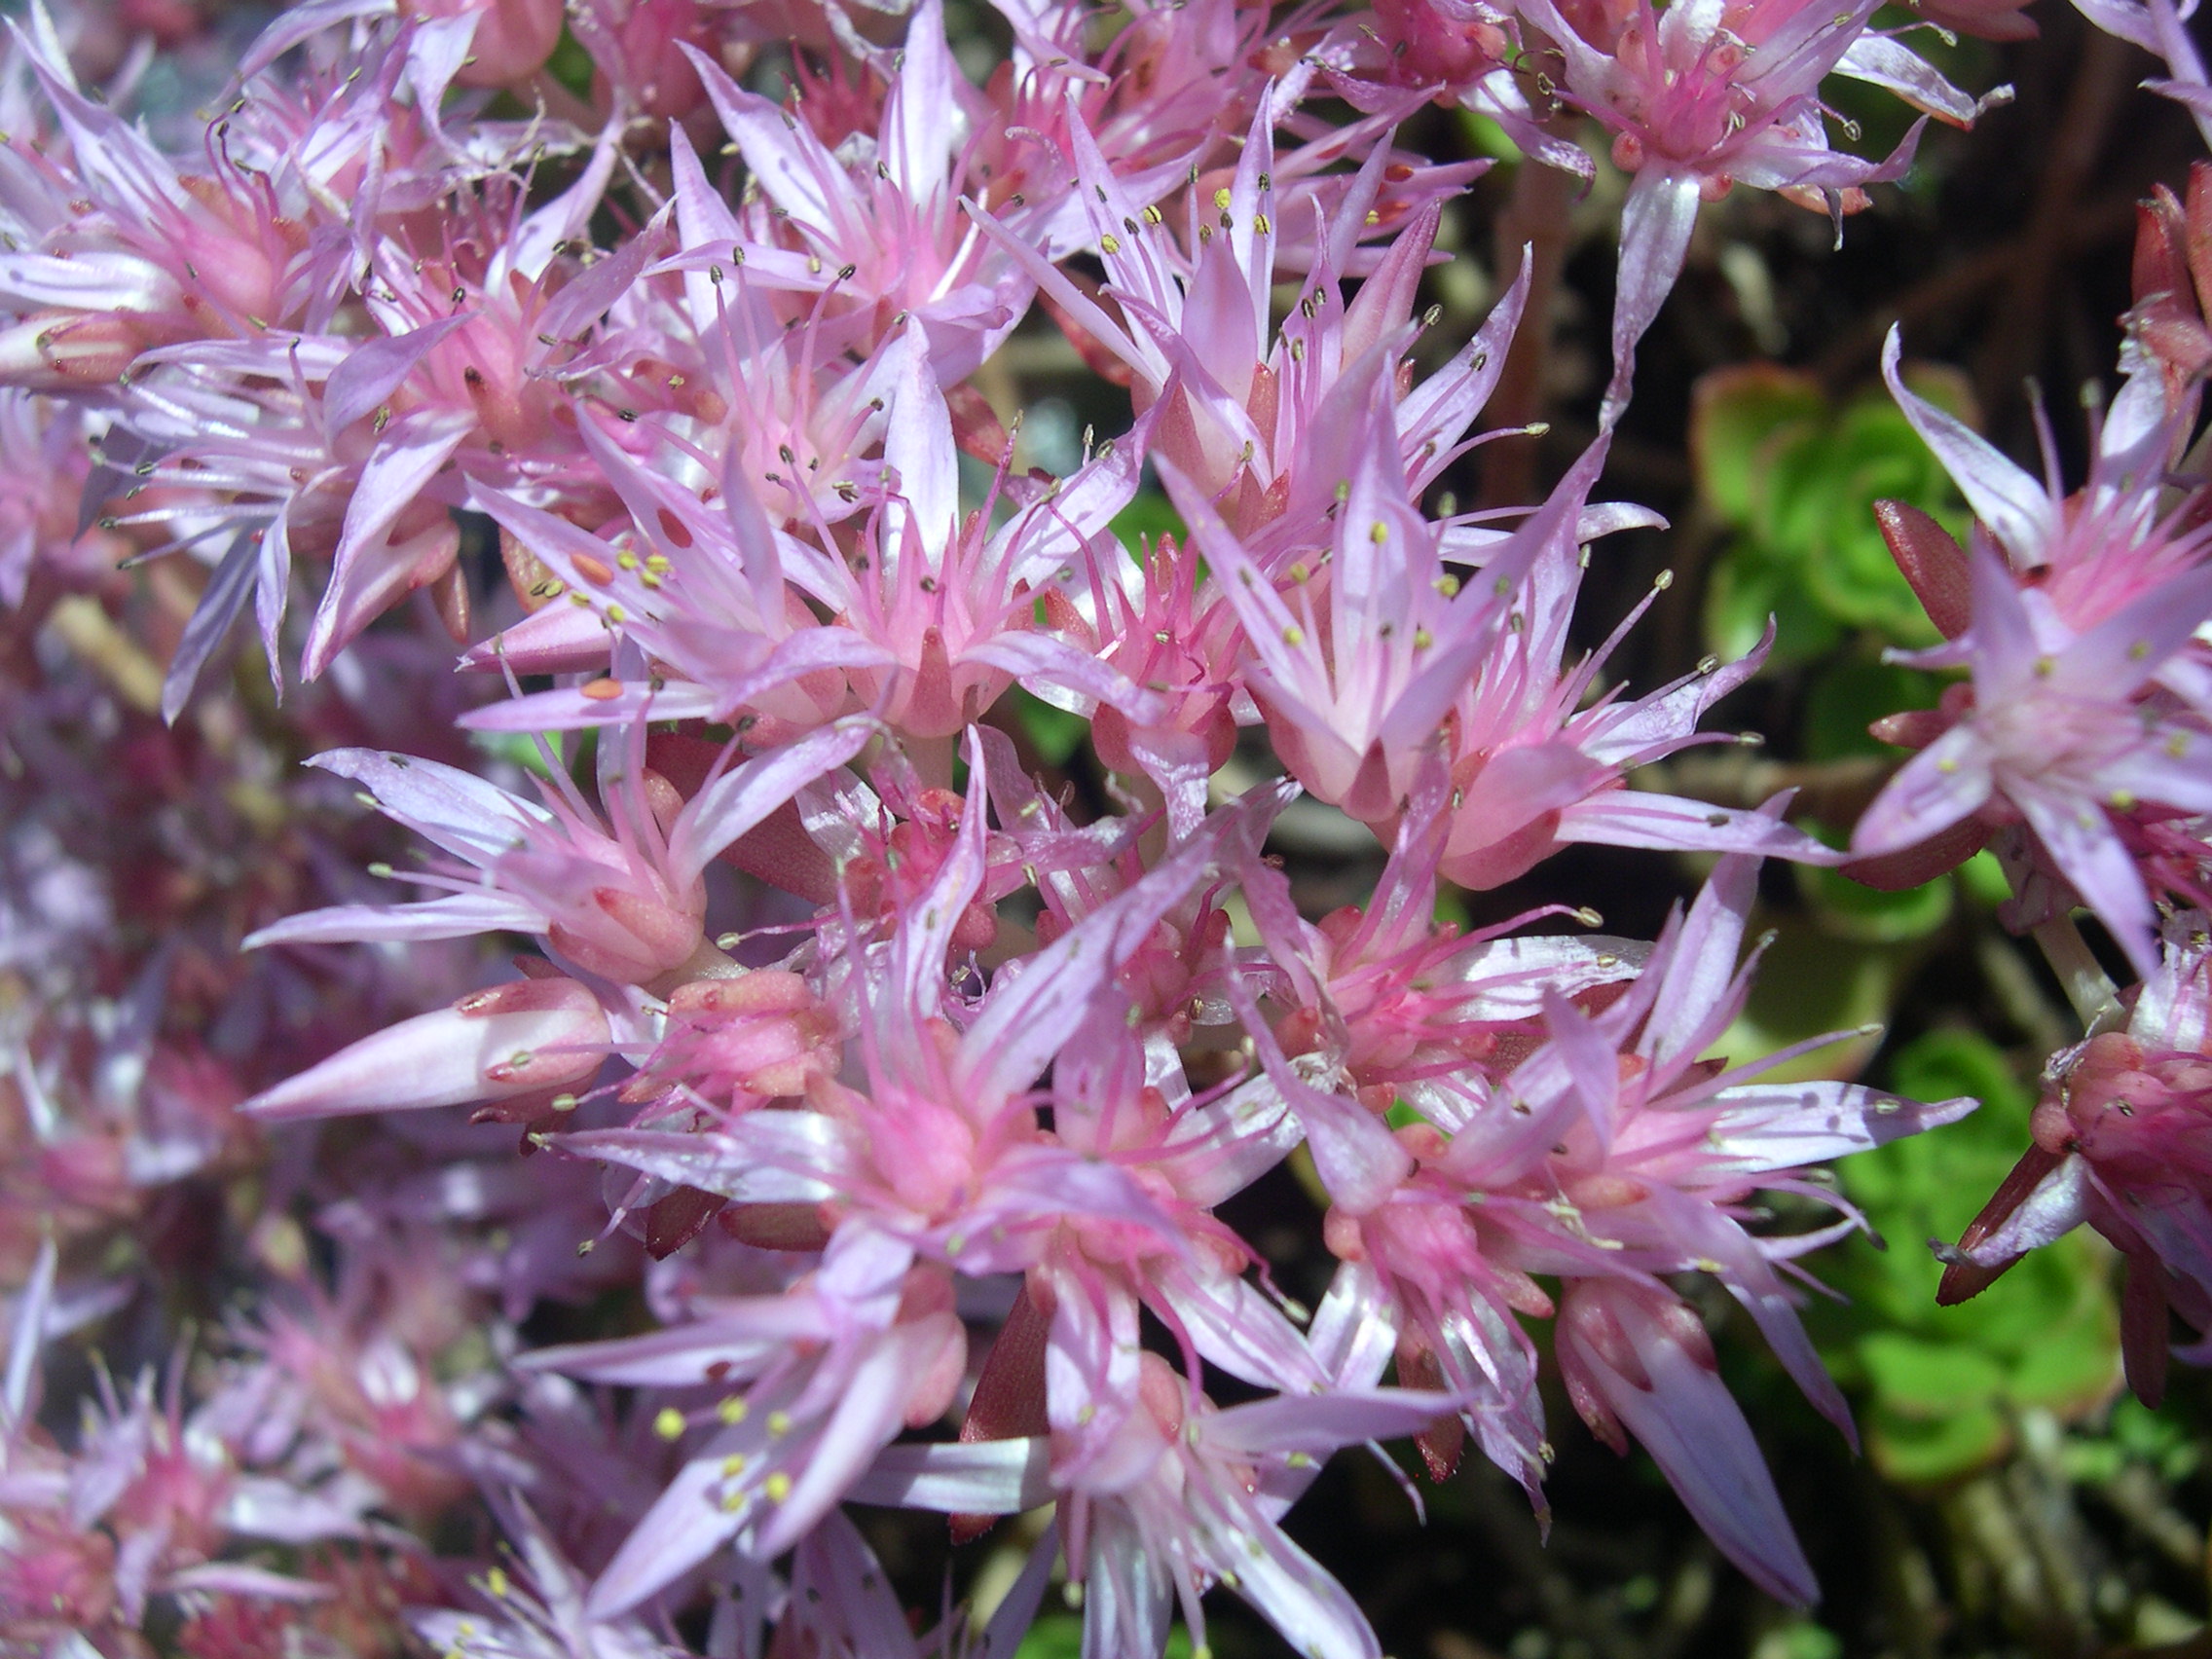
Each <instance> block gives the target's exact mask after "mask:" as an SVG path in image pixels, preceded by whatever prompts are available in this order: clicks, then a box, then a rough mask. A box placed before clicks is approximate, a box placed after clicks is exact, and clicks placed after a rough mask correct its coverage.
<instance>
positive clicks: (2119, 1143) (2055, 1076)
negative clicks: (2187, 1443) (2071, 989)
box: [1936, 912, 2212, 1405]
mask: <svg viewBox="0 0 2212 1659" xmlns="http://www.w3.org/2000/svg"><path fill="white" fill-rule="evenodd" d="M2205 926H2206V923H2205V917H2204V916H2203V915H2202V914H2201V913H2199V912H2184V913H2183V914H2181V915H2179V916H2175V917H2173V918H2171V919H2170V920H2168V922H2167V923H2166V925H2165V929H2164V938H2163V940H2162V943H2163V950H2162V953H2161V956H2160V959H2159V962H2158V965H2157V969H2156V971H2155V972H2153V973H2151V974H2150V975H2148V976H2147V977H2146V978H2145V980H2144V983H2143V986H2142V989H2141V991H2140V993H2139V995H2138V996H2137V998H2136V1001H2135V1007H2134V1009H2133V1011H2132V1013H2131V1014H2130V1015H2129V1018H2128V1022H2127V1026H2126V1029H2125V1030H2124V1031H2105V1032H2101V1033H2099V1034H2097V1035H2095V1036H2092V1037H2090V1038H2089V1039H2088V1040H2087V1041H2085V1042H2083V1043H2079V1044H2077V1045H2075V1046H2074V1047H2073V1048H2070V1049H2063V1050H2061V1051H2059V1052H2058V1053H2056V1054H2054V1055H2052V1056H2051V1060H2050V1064H2049V1065H2048V1066H2047V1067H2046V1070H2045V1073H2044V1095H2043V1099H2042V1101H2041V1103H2039V1104H2038V1105H2037V1107H2036V1111H2035V1117H2034V1119H2033V1120H2032V1122H2031V1124H2030V1127H2031V1129H2032V1130H2033V1133H2034V1135H2035V1145H2034V1146H2032V1147H2030V1148H2029V1149H2028V1151H2027V1152H2026V1153H2025V1154H2024V1155H2022V1157H2021V1159H2020V1161H2019V1164H2018V1165H2017V1166H2016V1167H2015V1168H2014V1169H2013V1170H2012V1172H2011V1174H2009V1176H2007V1177H2006V1179H2005V1182H2004V1184H2003V1185H2002V1186H2000V1187H1999V1188H1998V1190H1997V1192H1996V1193H1995V1194H1994V1195H1993V1196H1992V1197H1991V1198H1990V1200H1989V1202H1988V1203H1987V1204H1986V1205H1985V1206H1984V1207H1983V1209H1982V1211H1981V1213H1980V1214H1979V1215H1977V1216H1975V1217H1974V1219H1973V1221H1972V1224H1971V1225H1970V1226H1969V1227H1968V1228H1967V1231H1966V1235H1965V1236H1964V1237H1962V1238H1961V1239H1960V1240H1959V1243H1958V1245H1957V1246H1956V1247H1952V1246H1947V1245H1937V1246H1936V1254H1937V1255H1938V1256H1940V1257H1942V1258H1943V1260H1944V1262H1945V1263H1946V1264H1947V1266H1946V1267H1945V1269H1944V1272H1943V1282H1942V1286H1941V1288H1940V1289H1939V1290H1938V1291H1937V1293H1936V1300H1937V1301H1938V1302H1941V1303H1944V1304H1951V1303H1957V1302H1963V1301H1966V1300H1967V1299H1968V1298H1970V1297H1972V1296H1975V1295H1978V1294H1979V1293H1980V1292H1981V1291H1982V1290H1983V1289H1984V1288H1985V1287H1986V1286H1987V1285H1988V1284H1989V1283H1990V1281H1991V1280H1993V1279H1995V1278H1996V1277H1997V1276H1998V1275H1999V1274H2000V1273H2002V1272H2005V1270H2006V1269H2008V1268H2009V1267H2010V1266H2011V1265H2012V1264H2013V1263H2014V1262H2016V1261H2018V1260H2019V1259H2020V1257H2021V1256H2023V1255H2025V1254H2026V1253H2027V1252H2028V1251H2030V1250H2032V1249H2035V1248H2037V1247H2038V1246H2040V1245H2043V1244H2047V1243H2049V1242H2050V1241H2051V1240H2052V1239H2054V1238H2058V1237H2061V1236H2063V1235H2066V1234H2068V1233H2070V1232H2072V1231H2073V1230H2074V1229H2075V1228H2077V1227H2079V1226H2081V1225H2082V1224H2083V1222H2087V1223H2088V1224H2089V1225H2090V1226H2091V1227H2093V1228H2095V1229H2096V1230H2097V1231H2098V1232H2099V1233H2101V1234H2103V1235H2105V1237H2107V1238H2109V1239H2110V1240H2111V1241H2112V1242H2113V1244H2114V1245H2115V1246H2116V1247H2117V1248H2118V1249H2119V1250H2120V1253H2121V1254H2122V1255H2123V1256H2125V1257H2126V1259H2127V1290H2126V1295H2125V1297H2124V1298H2123V1300H2122V1304H2121V1308H2122V1320H2121V1350H2122V1352H2123V1353H2124V1355H2125V1356H2126V1361H2127V1380H2128V1382H2129V1383H2130V1384H2131V1385H2132V1386H2133V1387H2134V1389H2135V1391H2136V1393H2137V1394H2139V1395H2141V1396H2142V1398H2143V1399H2144V1400H2145V1401H2146V1402H2147V1403H2149V1404H2151V1405H2156V1404H2157V1402H2158V1399H2159V1397H2160V1396H2161V1394H2162V1393H2163V1392H2164V1388H2165V1375H2166V1355H2167V1348H2168V1345H2169V1340H2170V1339H2169V1335H2168V1310H2169V1309H2170V1310H2171V1311H2172V1312H2174V1313H2178V1314H2180V1315H2181V1317H2182V1319H2183V1320H2184V1321H2185V1322H2186V1323H2188V1324H2189V1325H2190V1326H2192V1327H2194V1329H2195V1331H2196V1332H2197V1333H2198V1335H2197V1340H2196V1341H2195V1342H2194V1343H2191V1344H2189V1345H2187V1346H2183V1347H2180V1348H2177V1349H2175V1351H2176V1352H2178V1353H2180V1354H2181V1356H2182V1357H2183V1358H2184V1359H2187V1360H2189V1361H2191V1362H2192V1363H2195V1364H2202V1363H2203V1362H2204V1361H2205V1360H2206V1359H2207V1358H2208V1357H2212V1342H2208V1340H2207V1339H2212V1249H2208V1248H2207V1242H2206V1241H2207V1239H2208V1238H2212V1134H2208V1132H2207V1129H2208V1125H2212V950H2208V948H2207V936H2206V932H2205Z"/></svg>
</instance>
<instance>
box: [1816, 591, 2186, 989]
mask: <svg viewBox="0 0 2212 1659" xmlns="http://www.w3.org/2000/svg"><path fill="white" fill-rule="evenodd" d="M1972 594H1973V598H1972V630H1971V632H1969V633H1968V634H1967V635H1966V636H1964V637H1963V639H1962V640H1961V641H1960V642H1958V643H1957V644H1956V645H1948V646H1941V647H1937V649H1936V651H1934V652H1929V653H1925V655H1926V657H1927V658H1930V659H1938V660H1943V661H1959V660H1964V661H1965V662H1966V663H1967V664H1968V665H1969V666H1970V667H1971V668H1972V671H1973V682H1972V690H1971V693H1965V692H1963V689H1962V694H1947V695H1946V699H1945V705H1944V707H1943V709H1942V710H1941V711H1939V712H1938V713H1936V715H1934V716H1933V717H1931V718H1930V719H1928V720H1927V721H1926V722H1925V723H1926V725H1927V726H1929V727H1931V728H1932V729H1930V730H1926V731H1922V730H1917V729H1916V731H1915V733H1914V735H1915V737H1916V738H1917V739H1918V740H1919V741H1920V742H1922V743H1923V744H1925V747H1923V748H1922V749H1921V752H1920V753H1919V754H1918V755H1916V756H1913V758H1912V759H1911V760H1909V761H1908V762H1906V764H1905V766H1904V768H1903V770H1901V771H1900V772H1899V773H1898V775H1897V776H1896V777H1895V778H1894V779H1892V780H1891V781H1890V784H1889V787H1888V788H1887V789H1885V790H1884V791H1883V792H1882V793H1881V794H1880V796H1878V797H1877V798H1876V799H1875V801H1874V803H1873V805H1871V806H1870V807H1868V808H1867V809H1866V814H1865V816H1864V817H1862V819H1861V820H1860V821H1859V828H1858V830H1856V831H1855V832H1854V833H1853V836H1852V843H1851V846H1852V852H1853V853H1854V854H1855V855H1857V856H1859V857H1862V858H1882V857H1885V856H1889V855H1894V854H1898V853H1901V852H1905V851H1907V850H1909V849H1912V848H1915V847H1918V846H1921V845H1924V844H1926V843H1929V842H1931V841H1932V840H1933V839H1934V838H1936V837H1937V836H1939V835H1942V834H1943V833H1944V832H1945V831H1947V830H1952V829H1953V827H1955V826H1957V825H1960V824H1962V823H1964V822H1965V821H1967V820H1969V819H1978V820H1979V821H1980V822H1982V823H1984V824H1989V825H1993V826H2006V825H2011V824H2020V825H2022V826H2024V828H2025V830H2026V831H2027V832H2028V833H2030V834H2032V835H2033V837H2034V842H2033V846H2034V848H2035V850H2036V854H2037V861H2038V862H2039V863H2040V864H2043V865H2044V866H2046V867H2047V869H2048V870H2049V871H2050V872H2051V873H2053V874H2055V875H2057V876H2058V877H2060V878H2061V879H2062V880H2063V881H2064V882H2066V883H2067V884H2068V885H2070V886H2071V887H2072V888H2073V890H2074V891H2075V892H2076V893H2078V894H2080V895H2081V898H2082V902H2083V903H2085V904H2087V905H2088V907H2089V908H2090V909H2092V910H2094V911H2095V912H2096V913H2097V915H2098V917H2099V919H2101V920H2102V921H2103V922H2104V924H2105V926H2106V927H2108V928H2109V929H2111V930H2112V934H2113V937H2114V938H2115V939H2116V940H2118V941H2119V942H2120V946H2121V948H2123V949H2124V950H2125V951H2126V952H2127V954H2128V956H2129V957H2130V959H2131V960H2133V961H2134V962H2135V964H2136V965H2137V966H2138V968H2140V969H2141V970H2142V972H2144V973H2145V974H2146V975H2148V974H2150V973H2152V972H2154V971H2155V970H2156V968H2157V949H2156V946H2155V944H2154V941H2153V935H2152V928H2151V895H2150V893H2149V892H2148V890H2147V889H2146V888H2145V885H2144V881H2143V876H2142V874H2141V872H2140V871H2139V870H2138V868H2137V867H2136V864H2135V861H2134V858H2133V857H2132V856H2131V855H2130V853H2129V851H2128V847H2127V844H2126V841H2125V839H2124V838H2123V836H2122V833H2121V827H2122V825H2124V824H2125V823H2126V822H2128V821H2129V820H2131V819H2133V818H2134V817H2135V816H2136V815H2138V814H2145V815H2150V816H2153V817H2158V816H2168V815H2174V814H2179V815H2184V816H2187V815H2193V814H2197V813H2203V812H2207V811H2212V783H2208V781H2207V774H2206V771H2205V767H2204V764H2203V761H2202V759H2201V756H2202V755H2203V753H2204V751H2205V745H2206V744H2207V743H2212V733H2207V732H2206V731H2205V729H2204V721H2203V718H2202V717H2201V716H2199V715H2197V714H2195V713H2194V711H2191V710H2189V709H2187V708H2184V707H2179V706H2176V705H2175V703H2174V702H2173V701H2172V699H2170V698H2167V697H2165V696H2163V695H2160V694H2156V693H2153V692H2151V691H2150V689H2149V687H2150V682H2152V681H2153V680H2154V679H2155V678H2156V677H2157V675H2158V674H2159V673H2160V671H2161V670H2162V669H2164V668H2165V667H2166V666H2167V665H2168V663H2169V661H2170V660H2171V659H2172V657H2173V656H2174V655H2175V653H2176V652H2177V651H2180V650H2182V649H2184V648H2185V647H2186V646H2187V645H2188V644H2189V642H2190V639H2191V636H2192V634H2193V632H2194V629H2195V628H2196V627H2197V626H2198V624H2199V623H2201V622H2202V621H2203V619H2204V618H2205V617H2206V615H2208V614H2212V568H2207V567H2199V568H2198V569H2196V570H2194V571H2189V572H2188V573H2185V574H2182V575H2177V576H2173V577H2171V578H2169V579H2167V580H2166V581H2164V582H2162V583H2160V584H2159V585H2158V586H2157V587H2154V588H2152V589H2151V590H2150V591H2149V592H2147V593H2145V594H2143V595H2142V596H2141V597H2139V598H2137V599H2135V600H2134V601H2133V602H2131V603H2130V604H2128V605H2127V606H2125V607H2124V608H2121V609H2120V611H2118V612H2117V613H2116V614H2114V615H2112V616H2110V617H2108V618H2106V619H2105V620H2104V621H2102V622H2100V623H2098V624H2097V625H2096V626H2095V627H2093V628H2090V629H2087V630H2086V631H2084V632H2083V633H2080V634H2075V633H2073V632H2072V631H2071V630H2070V629H2068V628H2067V627H2066V625H2065V624H2064V623H2063V622H2061V621H2060V620H2059V619H2058V618H2057V617H2056V616H2055V615H2053V614H2052V609H2051V607H2050V606H2049V605H2048V604H2047V603H2046V602H2044V601H2043V596H2042V594H2041V592H2040V591H2039V590H2036V589H2032V588H2031V589H2029V590H2028V591H2027V592H2025V593H2023V592H2022V591H2021V590H2020V589H2019V588H2018V587H2017V586H2016V585H2015V583H2014V579H2013V577H2012V576H2011V575H2010V574H2009V573H2008V572H2007V571H2006V569H2005V567H2004V566H2003V565H2002V564H2000V563H1999V561H1998V559H1997V557H1996V555H1995V554H1994V553H1993V552H1991V551H1990V550H1989V549H1988V548H1986V547H1980V548H1977V549H1976V550H1975V552H1974V554H1973V561H1972ZM1936 733H1940V735H1936ZM1966 850H1967V851H1971V850H1972V848H1971V847H1969V848H1967V849H1966ZM1958 856H1963V853H1962V854H1960V855H1958ZM1954 862H1955V861H1954Z"/></svg>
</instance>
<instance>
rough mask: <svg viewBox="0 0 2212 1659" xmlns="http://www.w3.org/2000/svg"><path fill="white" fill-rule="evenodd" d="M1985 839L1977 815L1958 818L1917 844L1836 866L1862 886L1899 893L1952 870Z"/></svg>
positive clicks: (1986, 829) (1984, 827)
mask: <svg viewBox="0 0 2212 1659" xmlns="http://www.w3.org/2000/svg"><path fill="white" fill-rule="evenodd" d="M1988 840H1989V826H1988V825H1986V824H1984V823H1983V822H1982V821H1981V820H1980V819H1978V818H1962V819H1960V820H1959V821H1958V823H1956V824H1954V825H1952V826H1951V827H1950V828H1949V829H1947V830H1937V831H1936V833H1935V834H1933V835H1931V836H1929V837H1928V839H1927V840H1925V841H1922V842H1921V843H1920V844H1919V845H1918V846H1913V847H1906V848H1903V849H1902V850H1900V851H1899V852H1895V853H1877V854H1876V855H1875V856H1874V857H1872V858H1865V859H1853V860H1851V861H1850V862H1849V863H1847V864H1843V865H1840V866H1837V867H1838V869H1840V870H1841V872H1842V873H1843V874H1845V875H1848V876H1849V877H1851V879H1852V880H1854V881H1856V882H1858V883H1859V884H1860V885H1861V886H1862V887H1871V888H1873V889H1874V890H1875V891H1876V892H1878V893H1902V892H1904V891H1906V890H1907V889H1908V888H1913V887H1918V886H1920V885H1921V884H1923V883H1924V882H1930V881H1934V880H1935V879H1936V877H1937V876H1939V875H1942V874H1944V873H1945V872H1946V871H1949V870H1954V869H1957V868H1958V867H1959V866H1961V865H1963V864H1965V863H1966V862H1967V860H1969V859H1971V858H1972V857H1973V856H1974V854H1976V853H1978V852H1980V851H1981V849H1982V847H1983V845H1984V844H1985V843H1987V841H1988Z"/></svg>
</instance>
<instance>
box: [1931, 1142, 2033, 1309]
mask: <svg viewBox="0 0 2212 1659" xmlns="http://www.w3.org/2000/svg"><path fill="white" fill-rule="evenodd" d="M2063 1156H2064V1155H2063V1154H2061V1153H2055V1152H2046V1151H2045V1150H2044V1149H2043V1148H2042V1147H2040V1146H2031V1147H2029V1148H2028V1150H2027V1151H2026V1152H2025V1153H2023V1154H2021V1156H2020V1161H2019V1162H2017V1163H2015V1164H2013V1165H2012V1172H2011V1173H2010V1174H2009V1175H2007V1176H2006V1177H2005V1179H2004V1181H2003V1182H2002V1183H2001V1184H2000V1185H1999V1186H1998V1189H1997V1191H1996V1192H1994V1193H1992V1194H1991V1195H1990V1197H1989V1202H1987V1203H1986V1204H1983V1205H1982V1206H1981V1212H1980V1213H1979V1214H1978V1215H1976V1216H1975V1217H1974V1218H1973V1220H1972V1221H1970V1222H1969V1223H1967V1230H1966V1232H1965V1233H1963V1234H1962V1235H1960V1236H1959V1244H1958V1247H1959V1249H1961V1250H1971V1249H1972V1248H1973V1247H1974V1246H1975V1245H1976V1244H1979V1243H1980V1242H1981V1241H1982V1240H1983V1239H1984V1238H1987V1237H1988V1236H1989V1235H1991V1234H1992V1233H1994V1232H1996V1231H1997V1229H1998V1228H1999V1227H2001V1226H2003V1225H2004V1223H2005V1220H2006V1218H2007V1217H2008V1216H2009V1215H2010V1214H2011V1213H2012V1212H2013V1211H2014V1210H2016V1209H2018V1208H2019V1207H2020V1201H2021V1200H2022V1199H2023V1198H2026V1197H2027V1196H2028V1195H2029V1194H2030V1193H2032V1192H2034V1191H2035V1190H2036V1188H2037V1187H2039V1186H2041V1185H2042V1184H2043V1180H2044V1177H2045V1176H2046V1175H2048V1174H2049V1173H2050V1172H2051V1171H2052V1170H2053V1169H2056V1168H2057V1167H2058V1164H2059V1161H2060V1159H2061V1158H2062V1157H2063ZM2013 1260H2014V1261H2017V1260H2018V1258H2017V1257H2015V1258H2013ZM2011 1266H2012V1263H2011V1262H2007V1263H2006V1264H2005V1265H2004V1266H2003V1267H1999V1268H1985V1267H1983V1266H1981V1265H1980V1264H1979V1263H1978V1262H1969V1261H1966V1260H1963V1259H1959V1260H1950V1261H1947V1262H1946V1264H1945V1266H1944V1269H1943V1278H1942V1282H1941V1283H1939V1284H1938V1285H1937V1286H1936V1306H1937V1307H1938V1308H1953V1307H1956V1306H1957V1305H1958V1304H1960V1303H1962V1302H1970V1301H1972V1299H1973V1298H1974V1297H1977V1296H1979V1295H1980V1294H1981V1293H1982V1292H1983V1291H1985V1290H1987V1289H1988V1288H1989V1287H1990V1286H1991V1285H1993V1284H1995V1283H1996V1282H1997V1281H1998V1279H2000V1278H2002V1277H2003V1276H2004V1275H2005V1273H2006V1272H2009V1270H2010V1268H2011Z"/></svg>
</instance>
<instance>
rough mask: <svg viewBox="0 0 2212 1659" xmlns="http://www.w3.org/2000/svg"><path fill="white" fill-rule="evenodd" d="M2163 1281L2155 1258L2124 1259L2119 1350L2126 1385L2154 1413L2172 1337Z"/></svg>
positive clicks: (2163, 1387) (2163, 1389) (2161, 1393)
mask: <svg viewBox="0 0 2212 1659" xmlns="http://www.w3.org/2000/svg"><path fill="white" fill-rule="evenodd" d="M2165 1279H2166V1275H2165V1270H2164V1269H2163V1268H2161V1267H2160V1266H2159V1265H2158V1259H2157V1257H2156V1256H2153V1255H2151V1254H2149V1253H2147V1252H2146V1253H2143V1254H2140V1255H2135V1254H2131V1255H2130V1256H2129V1257H2128V1258H2127V1279H2126V1287H2125V1289H2124V1290H2123V1291H2122V1292H2121V1293H2120V1355H2121V1357H2122V1358H2123V1359H2124V1360H2125V1361H2126V1365H2127V1385H2128V1387H2130V1388H2132V1389H2134V1390H2135V1397H2136V1398H2137V1399H2138V1400H2141V1401H2142V1402H2143V1403H2144V1404H2145V1405H2146V1406H2149V1407H2150V1408H2151V1409H2152V1410H2153V1411H2157V1409H2158V1402H2159V1401H2160V1400H2162V1399H2164V1398H2165V1397H2166V1357H2167V1352H2168V1348H2169V1346H2170V1344H2171V1336H2170V1331H2169V1321H2168V1320H2167V1317H2166V1283H2165Z"/></svg>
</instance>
